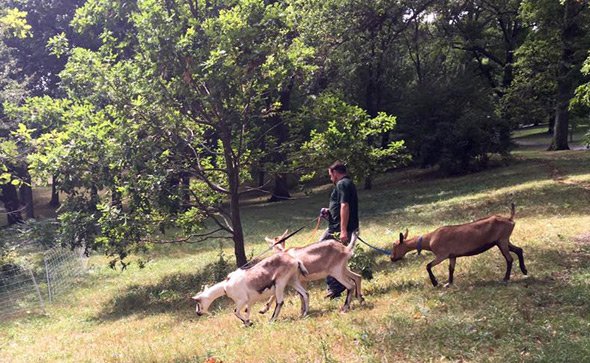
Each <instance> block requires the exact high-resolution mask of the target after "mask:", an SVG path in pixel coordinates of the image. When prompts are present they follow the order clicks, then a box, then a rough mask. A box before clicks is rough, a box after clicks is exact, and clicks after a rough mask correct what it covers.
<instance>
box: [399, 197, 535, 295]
mask: <svg viewBox="0 0 590 363" xmlns="http://www.w3.org/2000/svg"><path fill="white" fill-rule="evenodd" d="M514 213H515V207H514V203H512V205H511V214H510V217H509V218H506V217H502V216H498V215H493V216H489V217H486V218H482V219H479V220H477V221H475V222H471V223H467V224H461V225H456V226H445V227H440V228H438V229H437V230H435V231H434V232H430V233H427V234H425V235H422V236H419V237H414V238H410V239H406V238H407V237H408V231H406V234H405V235H403V234H401V233H400V236H399V243H397V244H394V245H393V250H392V253H391V261H392V262H393V261H397V260H400V259H401V258H403V257H404V255H405V254H406V253H408V252H409V251H412V250H418V253H420V251H421V250H427V251H432V252H433V253H434V254H435V256H436V258H435V259H434V260H433V261H431V262H430V263H429V264H428V265H426V270H427V271H428V275H429V276H430V281H431V282H432V285H434V286H437V285H438V281H437V280H436V277H434V274H433V273H432V267H434V266H436V265H438V264H439V263H441V262H442V261H444V260H446V259H447V258H448V259H449V282H448V283H447V284H446V285H445V286H449V285H451V284H452V283H453V273H454V271H455V261H456V259H457V257H463V256H473V255H477V254H480V253H482V252H485V251H487V250H489V249H490V248H492V247H494V246H498V248H499V249H500V251H501V252H502V255H503V256H504V258H505V259H506V274H505V275H504V281H505V282H507V281H508V280H510V271H511V269H512V256H511V255H510V252H514V253H516V255H517V256H518V262H519V264H520V270H521V271H522V273H523V274H525V275H526V274H527V269H526V267H525V265H524V257H523V254H522V248H520V247H516V246H515V245H513V244H512V243H510V235H511V234H512V231H513V230H514V221H513V218H514Z"/></svg>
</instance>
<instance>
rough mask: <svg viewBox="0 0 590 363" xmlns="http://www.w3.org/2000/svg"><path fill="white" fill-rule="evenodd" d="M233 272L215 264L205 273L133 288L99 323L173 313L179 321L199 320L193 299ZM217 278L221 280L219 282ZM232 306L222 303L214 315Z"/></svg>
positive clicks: (105, 311) (175, 276)
mask: <svg viewBox="0 0 590 363" xmlns="http://www.w3.org/2000/svg"><path fill="white" fill-rule="evenodd" d="M229 272H230V271H229V268H227V267H224V266H222V267H219V265H217V264H216V263H211V264H209V265H207V266H206V267H205V268H203V269H202V270H201V271H199V272H197V273H194V274H190V273H177V274H172V275H168V276H165V277H164V278H162V279H161V281H159V282H158V283H155V284H151V285H132V286H129V287H128V288H127V289H126V290H125V291H124V292H122V293H120V294H119V295H117V296H115V297H114V298H113V299H112V300H111V301H110V303H109V304H108V305H107V306H106V307H105V308H104V309H103V310H102V311H101V312H100V313H99V315H98V316H97V319H98V320H117V319H120V318H123V317H126V316H130V315H135V314H137V315H156V314H162V313H167V314H170V313H173V314H175V315H177V316H178V318H182V319H185V318H193V317H195V316H196V315H195V304H194V302H193V300H192V299H191V297H192V296H194V295H196V294H197V293H198V292H199V291H201V290H202V289H203V287H204V285H206V284H213V283H214V281H215V280H220V279H222V278H223V276H226V275H227V273H229ZM215 276H217V278H215ZM228 303H229V300H227V299H219V300H217V301H215V303H214V304H213V305H212V306H211V308H210V311H213V310H215V309H216V308H217V307H219V306H225V305H227V304H228Z"/></svg>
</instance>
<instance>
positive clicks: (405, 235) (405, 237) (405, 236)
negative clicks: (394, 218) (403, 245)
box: [404, 228, 408, 239]
mask: <svg viewBox="0 0 590 363" xmlns="http://www.w3.org/2000/svg"><path fill="white" fill-rule="evenodd" d="M404 239H408V229H407V228H406V233H404Z"/></svg>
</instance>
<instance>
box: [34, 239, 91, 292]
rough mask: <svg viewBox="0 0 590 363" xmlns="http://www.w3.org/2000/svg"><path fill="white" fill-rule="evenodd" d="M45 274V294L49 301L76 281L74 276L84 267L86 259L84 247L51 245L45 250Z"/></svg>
mask: <svg viewBox="0 0 590 363" xmlns="http://www.w3.org/2000/svg"><path fill="white" fill-rule="evenodd" d="M43 261H44V263H45V275H46V279H47V295H48V299H49V302H52V301H54V300H55V298H56V297H57V296H59V295H60V294H63V293H64V292H66V291H68V290H69V289H70V288H71V287H72V286H73V284H74V283H75V281H76V277H77V276H79V275H80V274H82V272H84V270H85V269H86V262H87V259H86V258H85V257H84V249H82V248H76V249H74V250H72V249H70V248H64V247H61V246H56V247H53V248H52V249H50V250H48V251H46V252H45V256H44V258H43Z"/></svg>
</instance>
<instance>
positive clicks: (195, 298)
mask: <svg viewBox="0 0 590 363" xmlns="http://www.w3.org/2000/svg"><path fill="white" fill-rule="evenodd" d="M198 296H199V295H195V296H193V297H191V299H193V300H195V301H198V300H199V298H198Z"/></svg>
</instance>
